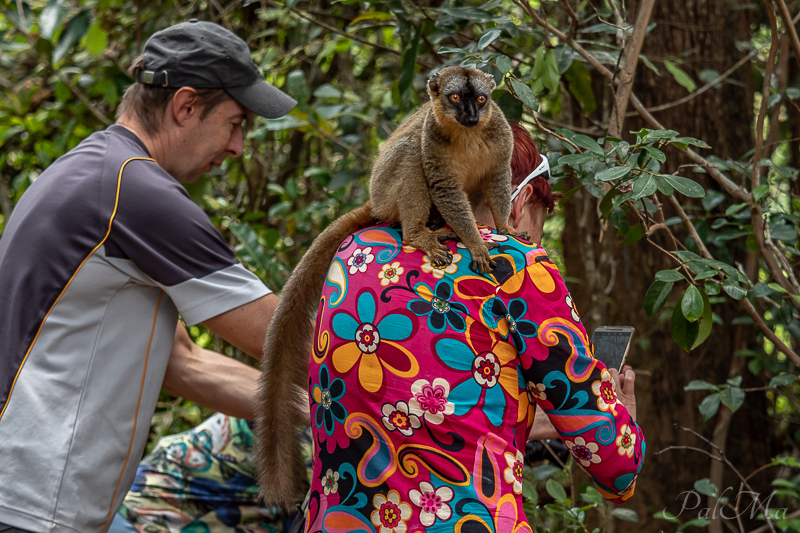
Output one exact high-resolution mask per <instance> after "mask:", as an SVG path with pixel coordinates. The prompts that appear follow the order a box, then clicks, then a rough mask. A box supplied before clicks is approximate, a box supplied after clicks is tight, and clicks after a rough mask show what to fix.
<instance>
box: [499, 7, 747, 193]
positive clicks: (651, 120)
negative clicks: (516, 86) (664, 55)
mask: <svg viewBox="0 0 800 533" xmlns="http://www.w3.org/2000/svg"><path fill="white" fill-rule="evenodd" d="M513 1H514V3H515V4H517V5H518V6H519V7H521V8H522V10H523V11H524V12H525V13H526V14H527V15H528V16H529V17H530V18H531V20H533V21H534V22H535V23H536V24H538V25H540V26H542V27H544V28H545V30H546V31H549V32H551V33H552V34H553V35H555V36H556V37H558V39H559V40H561V41H562V42H564V43H566V44H568V45H569V46H570V48H572V49H573V50H575V52H577V53H578V55H580V56H581V57H582V58H584V59H585V60H586V62H587V63H589V64H590V65H592V66H593V67H594V68H595V69H596V70H597V71H598V72H599V73H600V74H602V75H603V76H605V77H606V78H608V79H609V80H613V79H614V73H613V72H611V71H610V70H608V69H607V68H606V66H605V65H603V64H602V63H600V61H599V60H598V59H597V58H596V57H594V56H593V55H592V54H590V53H589V52H588V51H587V50H586V49H585V48H584V47H582V46H581V45H580V44H578V43H577V42H575V40H574V39H573V38H571V37H569V36H568V35H565V34H564V33H563V32H561V31H559V30H558V29H555V28H553V27H552V26H550V25H549V24H547V21H545V20H544V19H542V17H540V16H539V14H538V13H536V11H534V10H533V8H531V7H530V6H529V5H526V4H525V3H523V1H522V0H513ZM617 81H619V80H617ZM630 102H631V105H633V107H634V109H636V111H637V112H638V113H639V115H641V117H642V118H643V119H644V120H645V122H647V124H648V126H649V127H651V128H655V129H666V128H664V126H663V125H662V124H661V123H660V122H659V121H658V120H656V119H655V117H653V115H651V114H650V113H649V112H648V110H647V109H646V108H645V107H644V105H643V104H642V102H641V101H640V100H639V99H638V98H637V97H636V95H635V94H634V93H633V92H632V91H631V93H630ZM686 154H687V155H688V157H689V159H691V160H692V161H694V162H696V163H698V164H700V165H703V166H705V167H706V168H707V172H708V174H709V175H710V176H711V177H712V178H713V179H714V181H716V182H717V183H719V184H720V186H722V188H723V189H725V191H726V192H727V193H728V194H730V195H731V196H733V197H734V198H736V199H737V200H739V201H741V202H752V201H753V195H752V194H750V192H748V191H747V190H745V189H743V188H742V187H740V186H739V185H737V184H736V183H735V182H733V181H732V180H731V179H730V178H728V177H727V176H725V175H724V174H723V173H722V172H720V171H719V169H718V168H717V167H715V166H714V165H712V164H711V163H709V162H708V160H706V158H704V157H703V156H701V155H700V154H698V153H697V152H695V151H694V150H692V149H691V148H689V149H687V150H686Z"/></svg>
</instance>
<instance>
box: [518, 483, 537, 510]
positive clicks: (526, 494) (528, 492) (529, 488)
mask: <svg viewBox="0 0 800 533" xmlns="http://www.w3.org/2000/svg"><path fill="white" fill-rule="evenodd" d="M522 497H523V498H525V499H526V500H528V501H530V502H533V503H534V505H535V504H536V503H537V501H538V500H539V495H538V494H537V492H536V487H535V486H534V485H533V483H531V482H530V481H528V480H527V479H523V480H522Z"/></svg>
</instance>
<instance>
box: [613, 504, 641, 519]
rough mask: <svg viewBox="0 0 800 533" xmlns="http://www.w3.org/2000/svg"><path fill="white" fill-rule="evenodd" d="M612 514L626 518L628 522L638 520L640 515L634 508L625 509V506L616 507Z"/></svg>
mask: <svg viewBox="0 0 800 533" xmlns="http://www.w3.org/2000/svg"><path fill="white" fill-rule="evenodd" d="M611 516H613V517H615V518H619V519H620V520H625V521H626V522H638V521H639V515H638V514H636V511H634V510H633V509H625V508H624V507H615V508H614V509H612V510H611Z"/></svg>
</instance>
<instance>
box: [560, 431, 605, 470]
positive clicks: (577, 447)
mask: <svg viewBox="0 0 800 533" xmlns="http://www.w3.org/2000/svg"><path fill="white" fill-rule="evenodd" d="M564 445H565V446H566V447H567V448H569V451H570V452H572V455H573V457H575V459H577V460H578V462H580V463H581V465H583V466H589V465H590V464H592V463H595V464H597V463H599V462H600V461H601V459H600V456H599V455H598V454H597V450H598V449H600V448H599V446H597V444H596V443H594V442H586V440H585V439H584V438H583V437H578V438H576V439H575V441H574V442H573V441H570V440H565V441H564Z"/></svg>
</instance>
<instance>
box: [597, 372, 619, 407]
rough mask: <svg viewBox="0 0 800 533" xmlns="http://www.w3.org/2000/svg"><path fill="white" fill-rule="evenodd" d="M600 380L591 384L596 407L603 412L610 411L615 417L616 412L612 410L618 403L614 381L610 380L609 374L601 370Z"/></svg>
mask: <svg viewBox="0 0 800 533" xmlns="http://www.w3.org/2000/svg"><path fill="white" fill-rule="evenodd" d="M600 378H601V379H598V380H597V381H595V382H594V383H592V392H593V393H594V395H595V396H597V407H599V408H600V409H602V410H603V411H611V412H612V413H614V414H615V415H616V414H617V410H616V409H614V407H616V406H617V404H618V403H619V402H618V401H617V392H616V387H615V386H614V380H613V379H611V372H609V371H608V370H603V372H602V373H601V374H600Z"/></svg>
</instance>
